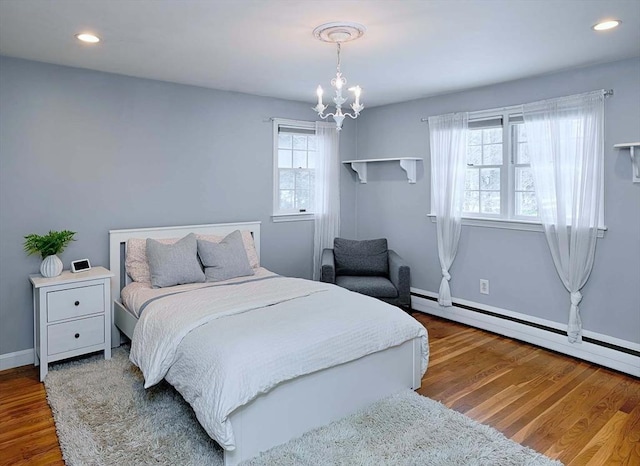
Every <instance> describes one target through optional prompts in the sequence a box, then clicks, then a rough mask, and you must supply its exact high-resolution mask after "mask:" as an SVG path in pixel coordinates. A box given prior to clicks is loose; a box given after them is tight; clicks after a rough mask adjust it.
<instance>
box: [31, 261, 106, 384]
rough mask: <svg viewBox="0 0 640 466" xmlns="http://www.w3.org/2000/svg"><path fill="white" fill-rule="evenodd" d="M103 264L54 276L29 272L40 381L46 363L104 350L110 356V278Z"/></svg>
mask: <svg viewBox="0 0 640 466" xmlns="http://www.w3.org/2000/svg"><path fill="white" fill-rule="evenodd" d="M112 276H113V273H111V272H110V271H109V270H107V269H105V268H104V267H94V268H92V269H91V270H87V271H86V272H78V273H71V272H70V271H68V270H65V271H64V272H62V274H60V275H58V276H57V277H53V278H44V277H43V276H42V275H40V274H34V275H29V280H31V283H32V284H33V314H34V319H33V320H34V331H33V333H34V336H33V341H34V353H35V358H34V361H35V365H36V366H37V365H38V363H39V364H40V381H43V380H44V378H45V376H46V375H47V372H48V369H49V363H50V362H53V361H59V360H61V359H66V358H71V357H73V356H79V355H81V354H86V353H93V352H95V351H104V358H105V359H111V306H110V297H111V277H112Z"/></svg>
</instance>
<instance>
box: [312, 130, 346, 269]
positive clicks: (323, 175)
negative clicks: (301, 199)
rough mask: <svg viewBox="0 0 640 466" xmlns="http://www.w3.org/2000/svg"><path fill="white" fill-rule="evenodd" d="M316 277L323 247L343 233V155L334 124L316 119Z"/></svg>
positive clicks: (314, 248)
mask: <svg viewBox="0 0 640 466" xmlns="http://www.w3.org/2000/svg"><path fill="white" fill-rule="evenodd" d="M316 142H317V147H316V148H317V153H316V162H315V163H316V168H315V193H314V194H315V196H314V202H315V218H314V232H313V279H314V280H319V279H320V265H321V264H320V261H321V256H322V250H323V249H324V248H332V247H333V240H334V238H335V237H337V236H338V235H339V234H340V156H339V152H338V145H339V139H338V131H337V130H336V126H335V125H331V124H328V123H321V122H316Z"/></svg>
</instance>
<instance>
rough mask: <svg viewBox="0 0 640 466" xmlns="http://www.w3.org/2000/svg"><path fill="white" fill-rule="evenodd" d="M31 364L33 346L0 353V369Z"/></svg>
mask: <svg viewBox="0 0 640 466" xmlns="http://www.w3.org/2000/svg"><path fill="white" fill-rule="evenodd" d="M30 364H31V365H33V348H31V349H26V350H22V351H16V352H14V353H6V354H0V371H4V370H6V369H13V368H14V367H20V366H28V365H30Z"/></svg>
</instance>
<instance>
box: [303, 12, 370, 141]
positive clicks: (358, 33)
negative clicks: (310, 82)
mask: <svg viewBox="0 0 640 466" xmlns="http://www.w3.org/2000/svg"><path fill="white" fill-rule="evenodd" d="M365 30H366V28H365V27H364V26H363V25H362V24H358V23H326V24H322V25H320V26H318V27H317V28H315V29H314V30H313V35H314V36H315V37H316V39H318V40H321V41H323V42H332V43H335V44H336V45H337V48H338V65H337V67H336V77H335V78H333V79H332V80H331V86H333V88H334V89H335V96H334V97H333V99H332V100H333V103H334V104H335V106H336V110H335V112H333V113H326V114H325V113H324V111H325V110H326V109H327V107H328V106H327V105H324V104H323V103H322V95H323V94H324V91H323V90H322V86H318V89H316V94H317V96H318V104H317V105H316V106H315V107H313V109H314V110H315V111H316V112H318V116H319V117H320V118H322V119H323V120H326V119H327V118H329V117H333V121H335V122H336V130H338V131H340V130H341V129H342V122H343V121H344V119H345V117H349V118H352V119H354V120H355V119H356V118H358V115H360V112H361V111H362V110H363V109H364V105H362V104H361V103H360V94H361V93H362V89H361V88H360V86H354V87H350V88H349V89H348V90H349V91H350V92H353V93H354V97H355V99H354V102H353V103H352V104H351V109H352V110H353V113H349V112H347V113H343V112H342V105H343V104H344V103H345V102H346V101H347V100H348V98H347V97H344V96H343V95H342V88H343V87H345V86H346V84H347V79H346V78H345V77H344V76H343V75H342V72H341V71H340V46H341V44H342V43H343V42H349V41H351V40H355V39H358V38H360V37H362V35H363V34H364V32H365Z"/></svg>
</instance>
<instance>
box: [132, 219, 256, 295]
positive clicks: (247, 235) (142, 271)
mask: <svg viewBox="0 0 640 466" xmlns="http://www.w3.org/2000/svg"><path fill="white" fill-rule="evenodd" d="M196 238H197V239H203V240H205V241H211V242H214V243H219V242H220V241H222V240H223V239H224V236H219V235H200V234H196ZM178 240H180V238H164V239H157V240H156V241H158V242H159V243H162V244H173V243H175V242H177V241H178ZM242 242H243V243H244V249H245V251H246V252H247V258H248V259H249V264H250V265H251V268H253V269H257V268H258V267H260V259H259V258H258V252H257V250H256V245H255V243H254V241H253V235H252V234H251V232H250V231H249V230H243V231H242ZM125 268H126V270H127V275H129V277H131V280H133V281H134V282H138V283H148V284H149V285H150V284H151V274H150V273H149V262H148V260H147V240H146V239H143V238H131V239H129V240H127V254H126V257H125Z"/></svg>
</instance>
